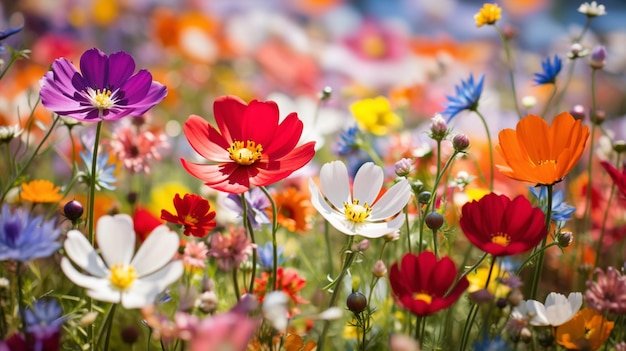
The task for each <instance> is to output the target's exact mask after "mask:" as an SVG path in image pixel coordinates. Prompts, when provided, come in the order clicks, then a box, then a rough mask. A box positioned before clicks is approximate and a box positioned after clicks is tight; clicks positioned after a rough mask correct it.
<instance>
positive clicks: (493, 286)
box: [467, 265, 511, 299]
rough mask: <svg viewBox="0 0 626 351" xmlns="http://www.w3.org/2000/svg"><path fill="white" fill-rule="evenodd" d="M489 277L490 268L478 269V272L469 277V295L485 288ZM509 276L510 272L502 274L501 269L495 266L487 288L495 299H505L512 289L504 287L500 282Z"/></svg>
mask: <svg viewBox="0 0 626 351" xmlns="http://www.w3.org/2000/svg"><path fill="white" fill-rule="evenodd" d="M488 275H489V267H482V268H478V269H477V270H475V271H473V272H471V273H470V274H468V275H467V280H469V282H470V285H469V287H468V288H467V292H468V293H473V292H476V291H478V290H481V289H484V288H485V283H486V282H487V276H488ZM508 276H509V273H508V272H504V275H502V274H501V272H500V268H498V265H494V266H493V270H492V272H491V278H489V285H488V286H487V290H488V291H489V292H490V293H491V294H492V295H493V296H495V298H497V299H499V298H505V297H506V296H507V295H508V294H509V292H510V291H511V288H509V287H508V286H506V285H504V284H503V283H502V282H501V281H500V280H501V279H502V278H506V277H508Z"/></svg>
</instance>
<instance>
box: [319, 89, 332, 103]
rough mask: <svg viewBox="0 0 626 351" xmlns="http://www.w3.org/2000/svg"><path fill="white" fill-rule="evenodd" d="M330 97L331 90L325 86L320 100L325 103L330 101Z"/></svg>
mask: <svg viewBox="0 0 626 351" xmlns="http://www.w3.org/2000/svg"><path fill="white" fill-rule="evenodd" d="M332 95H333V88H331V87H329V86H325V87H324V89H322V92H321V94H320V100H322V101H326V100H328V99H330V97H331V96H332Z"/></svg>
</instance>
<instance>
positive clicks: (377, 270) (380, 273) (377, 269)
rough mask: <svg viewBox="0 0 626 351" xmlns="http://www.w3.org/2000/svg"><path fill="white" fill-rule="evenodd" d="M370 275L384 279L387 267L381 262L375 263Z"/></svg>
mask: <svg viewBox="0 0 626 351" xmlns="http://www.w3.org/2000/svg"><path fill="white" fill-rule="evenodd" d="M372 274H373V275H374V276H375V277H376V278H382V277H384V276H385V275H386V274H387V267H386V266H385V262H383V261H382V260H378V261H376V263H374V266H373V267H372Z"/></svg>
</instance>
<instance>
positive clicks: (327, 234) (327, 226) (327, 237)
mask: <svg viewBox="0 0 626 351" xmlns="http://www.w3.org/2000/svg"><path fill="white" fill-rule="evenodd" d="M324 241H325V243H326V257H327V259H328V274H329V275H330V276H331V277H332V276H333V270H334V263H333V255H332V250H331V249H330V224H329V223H328V221H324Z"/></svg>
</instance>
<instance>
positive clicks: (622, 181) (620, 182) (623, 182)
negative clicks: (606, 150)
mask: <svg viewBox="0 0 626 351" xmlns="http://www.w3.org/2000/svg"><path fill="white" fill-rule="evenodd" d="M600 164H601V165H602V167H604V169H605V170H606V172H607V173H608V174H609V175H610V176H611V179H613V182H614V183H615V185H616V186H617V188H618V189H619V191H620V192H621V193H622V195H624V196H626V167H624V168H623V169H622V171H621V172H620V171H618V170H617V168H615V166H613V165H612V164H610V163H609V162H607V161H602V162H600Z"/></svg>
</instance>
